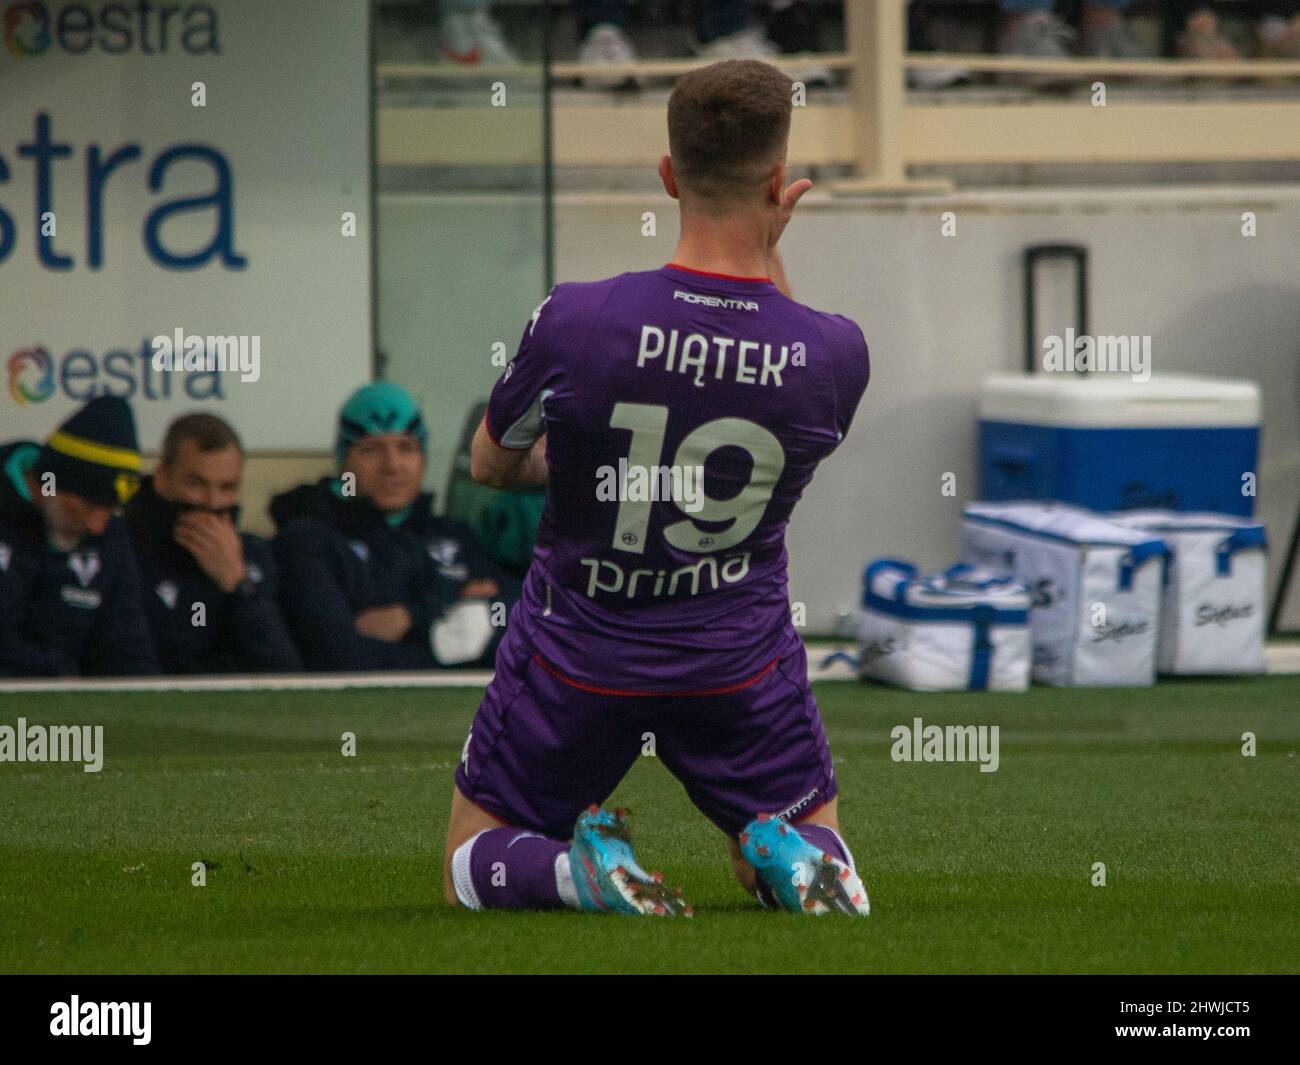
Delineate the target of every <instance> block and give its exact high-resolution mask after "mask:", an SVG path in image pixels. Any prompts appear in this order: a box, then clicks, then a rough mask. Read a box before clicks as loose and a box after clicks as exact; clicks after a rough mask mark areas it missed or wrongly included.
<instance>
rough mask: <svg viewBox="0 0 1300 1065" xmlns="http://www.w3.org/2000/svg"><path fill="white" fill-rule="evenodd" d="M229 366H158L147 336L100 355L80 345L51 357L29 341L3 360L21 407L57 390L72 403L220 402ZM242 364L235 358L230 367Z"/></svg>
mask: <svg viewBox="0 0 1300 1065" xmlns="http://www.w3.org/2000/svg"><path fill="white" fill-rule="evenodd" d="M229 365H230V364H229V363H224V364H223V363H220V362H218V361H217V360H213V363H212V365H210V366H209V365H207V364H206V363H204V364H203V365H198V366H195V367H193V368H191V369H186V368H185V366H184V364H183V361H182V360H180V359H178V360H177V362H176V366H175V367H174V368H161V367H156V366H154V364H153V358H152V341H151V340H150V338H149V337H145V338H144V339H143V340H142V341H141V342H140V346H139V347H138V348H135V349H131V348H127V347H117V348H113V349H112V350H110V351H106V352H104V353H102V354H99V353H96V352H94V351H92V350H90V349H89V348H85V347H79V348H73V349H72V350H71V351H68V352H65V353H64V354H63V355H53V354H51V353H50V351H49V350H48V349H47V348H45V347H43V346H40V345H35V344H33V345H32V346H30V347H26V348H19V349H18V350H17V351H15V352H14V353H13V354H12V355H10V356H9V358H8V359H6V360H5V369H6V371H7V372H8V377H9V396H10V398H11V399H12V400H13V402H14V403H16V404H17V405H18V406H20V407H26V406H28V405H30V404H32V403H44V402H45V401H46V400H47V399H49V398H50V397H51V396H54V395H56V394H57V395H58V396H60V397H62V398H64V399H70V400H72V401H73V402H74V403H85V402H87V401H88V400H92V399H94V398H95V397H96V396H119V397H121V398H122V399H127V400H131V401H133V402H138V401H141V400H163V401H168V400H171V399H172V398H173V397H176V398H178V399H179V398H180V397H182V396H184V397H185V398H186V399H188V400H191V401H196V402H202V401H206V400H224V399H225V398H226V388H225V382H224V381H223V379H222V378H223V371H224V370H225V369H226V368H227V366H229ZM240 365H241V364H240V363H238V362H237V363H235V364H234V365H233V368H235V369H238V368H239V366H240ZM247 379H248V378H245V380H247ZM252 379H253V380H256V377H254V378H252Z"/></svg>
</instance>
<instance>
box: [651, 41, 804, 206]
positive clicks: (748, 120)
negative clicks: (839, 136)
mask: <svg viewBox="0 0 1300 1065" xmlns="http://www.w3.org/2000/svg"><path fill="white" fill-rule="evenodd" d="M793 85H794V83H793V82H792V81H791V80H790V79H789V78H788V77H787V76H786V75H785V74H783V73H781V71H779V70H778V69H777V68H776V67H774V66H772V65H771V64H770V63H763V62H760V61H759V60H757V59H727V60H724V61H723V62H721V63H713V64H712V65H710V66H707V67H701V68H700V69H698V70H692V71H689V72H688V73H686V74H683V75H682V76H681V77H680V78H678V79H677V84H676V86H675V87H674V88H673V92H672V95H671V96H670V97H669V98H668V151H669V154H670V155H671V156H672V160H673V171H674V173H675V174H676V175H677V180H678V182H679V184H683V185H685V186H686V188H687V190H688V191H689V192H690V193H692V194H693V195H695V196H697V197H699V198H700V199H702V200H704V201H706V202H707V203H709V204H710V205H711V206H716V207H723V206H726V205H728V204H729V203H734V202H737V201H741V200H744V199H745V198H747V197H748V196H750V195H751V194H753V193H754V192H756V191H757V186H758V185H759V183H760V182H761V181H762V180H763V177H764V176H765V174H766V172H767V171H768V170H769V169H770V168H771V167H772V165H773V164H774V163H776V161H777V160H778V159H779V158H780V156H781V153H782V150H783V149H784V148H785V144H786V141H787V139H788V138H789V136H790V114H791V92H792V89H793Z"/></svg>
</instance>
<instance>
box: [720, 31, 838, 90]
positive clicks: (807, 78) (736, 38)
mask: <svg viewBox="0 0 1300 1065" xmlns="http://www.w3.org/2000/svg"><path fill="white" fill-rule="evenodd" d="M695 54H696V55H699V56H703V57H704V58H705V59H716V60H722V59H758V60H763V61H770V60H771V59H772V58H773V57H775V56H778V55H780V50H779V49H778V48H777V46H776V45H774V44H773V43H772V42H771V41H769V40H768V39H767V38H766V37H764V36H763V35H762V33H760V32H759V31H758V30H756V29H748V30H741V31H740V32H739V33H731V34H728V35H727V36H726V37H716V38H714V39H713V40H711V41H710V42H709V43H708V44H701V45H697V46H696V48H695ZM782 69H784V70H785V72H786V73H787V74H789V75H790V78H791V80H793V81H801V82H803V83H804V84H805V85H811V84H821V85H829V84H830V83H831V72H830V70H829V69H827V68H826V67H824V66H821V65H820V64H816V63H810V64H809V65H808V66H803V67H798V68H782Z"/></svg>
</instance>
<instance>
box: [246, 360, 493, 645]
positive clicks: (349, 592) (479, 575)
mask: <svg viewBox="0 0 1300 1065" xmlns="http://www.w3.org/2000/svg"><path fill="white" fill-rule="evenodd" d="M426 439H427V433H426V431H425V428H424V424H423V422H422V420H421V418H420V412H419V408H418V407H417V406H416V404H415V401H414V400H413V399H412V398H411V396H410V394H409V393H407V392H406V391H405V390H404V389H402V388H400V387H398V386H397V385H394V384H390V383H387V382H379V383H376V384H371V385H366V386H365V387H364V388H361V389H358V390H357V391H356V392H355V393H353V395H352V396H351V397H350V398H349V399H348V401H347V402H346V403H345V404H344V406H343V409H342V411H341V412H340V414H339V426H338V434H337V437H336V440H335V455H336V457H337V459H338V463H339V476H338V477H325V478H322V479H321V480H320V481H319V482H318V483H317V484H314V485H300V486H299V487H297V488H294V489H292V490H291V491H289V492H286V493H284V494H283V495H280V496H277V497H276V498H275V499H274V500H272V502H271V517H272V518H274V519H275V523H276V529H277V532H276V537H275V542H274V547H275V554H276V559H277V561H278V562H279V563H280V573H281V593H280V597H281V602H282V604H283V607H284V613H285V617H286V618H287V619H288V622H289V627H290V629H291V631H292V632H293V635H294V638H295V639H296V640H297V643H298V648H299V650H300V651H301V652H302V655H303V659H304V661H305V662H306V663H307V667H308V668H309V669H317V670H369V669H431V668H434V667H437V666H462V667H463V666H474V665H479V666H490V665H491V664H492V661H493V658H494V656H495V654H496V645H497V643H498V642H499V641H500V637H501V635H502V634H503V632H504V631H505V630H504V625H505V620H506V612H507V610H508V609H509V607H510V606H511V605H512V604H513V603H514V601H515V600H516V599H517V598H518V596H519V585H518V582H516V581H513V580H511V579H510V578H508V577H506V576H505V575H504V574H503V573H501V571H500V570H499V569H498V568H497V566H496V565H495V564H494V563H493V562H492V561H491V560H490V559H489V558H488V556H487V553H486V552H485V551H484V550H483V548H482V546H481V545H480V544H479V542H478V540H477V538H476V537H475V535H474V532H473V530H471V529H470V527H469V526H468V525H467V524H465V523H464V522H462V521H454V520H452V519H448V518H441V517H438V516H436V515H435V514H434V513H433V512H432V497H431V496H430V495H429V494H428V493H423V492H421V491H420V485H421V482H422V481H423V480H424V468H425V443H426Z"/></svg>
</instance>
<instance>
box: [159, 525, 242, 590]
mask: <svg viewBox="0 0 1300 1065" xmlns="http://www.w3.org/2000/svg"><path fill="white" fill-rule="evenodd" d="M174 535H175V538H176V542H177V543H178V544H180V545H181V547H183V548H185V550H186V551H188V552H189V553H190V554H191V555H193V556H194V561H195V562H197V563H198V564H199V569H201V570H202V571H203V572H204V573H205V574H207V575H208V577H209V578H210V579H211V580H212V582H213V583H214V584H215V585H216V586H217V587H218V588H220V589H221V590H222V591H223V592H227V593H229V592H233V591H234V590H235V589H236V588H238V587H239V582H240V581H242V580H243V579H244V578H245V577H246V576H247V575H248V574H247V570H245V568H244V545H243V543H242V542H241V541H240V539H239V533H238V532H237V531H236V529H235V523H234V522H233V521H231V520H230V515H229V514H213V513H211V512H210V511H206V510H187V511H185V512H184V513H183V514H181V516H180V517H179V518H177V519H176V530H175V533H174Z"/></svg>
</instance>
